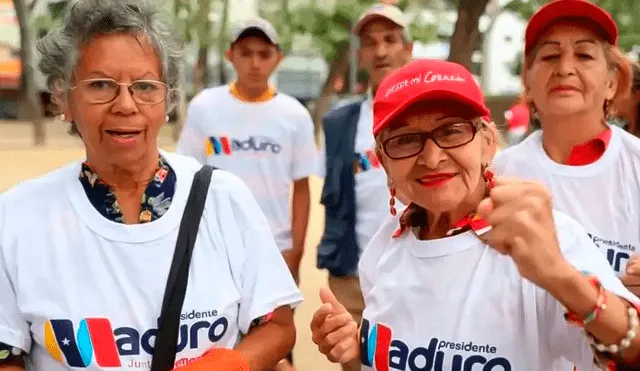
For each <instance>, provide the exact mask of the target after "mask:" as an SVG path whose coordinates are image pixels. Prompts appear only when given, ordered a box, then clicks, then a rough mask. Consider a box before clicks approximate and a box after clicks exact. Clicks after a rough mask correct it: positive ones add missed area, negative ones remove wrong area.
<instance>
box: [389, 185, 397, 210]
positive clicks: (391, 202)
mask: <svg viewBox="0 0 640 371" xmlns="http://www.w3.org/2000/svg"><path fill="white" fill-rule="evenodd" d="M389 191H390V192H391V198H389V212H390V213H391V215H393V216H396V214H397V213H398V212H397V211H396V189H395V188H391V189H390V190H389Z"/></svg>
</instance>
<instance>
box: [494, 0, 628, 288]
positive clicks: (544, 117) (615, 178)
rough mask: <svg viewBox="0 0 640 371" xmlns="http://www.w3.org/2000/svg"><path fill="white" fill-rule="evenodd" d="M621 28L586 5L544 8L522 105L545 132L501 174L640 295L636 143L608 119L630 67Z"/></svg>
mask: <svg viewBox="0 0 640 371" xmlns="http://www.w3.org/2000/svg"><path fill="white" fill-rule="evenodd" d="M617 39H618V28H617V26H616V24H615V22H614V20H613V19H612V18H611V16H610V15H609V14H608V13H607V12H605V11H604V10H603V9H601V8H599V7H597V6H596V5H594V4H592V3H590V2H588V1H584V0H556V1H553V2H551V3H549V4H547V5H545V6H543V7H542V8H540V9H539V10H538V11H537V12H536V13H535V14H534V15H533V16H532V17H531V19H530V20H529V24H528V26H527V29H526V33H525V53H524V54H525V61H524V69H523V73H522V78H523V83H524V87H525V92H524V93H525V97H526V100H527V102H528V104H529V105H530V107H531V110H532V112H533V113H534V114H535V115H536V117H537V118H538V120H539V122H540V125H541V128H542V130H538V131H536V132H534V133H532V134H531V135H530V136H529V137H527V139H525V140H524V141H523V142H521V143H520V144H518V145H516V146H514V147H511V148H509V149H506V150H505V151H503V152H502V153H500V156H499V157H498V158H497V159H496V161H495V162H494V164H493V168H494V169H495V171H496V172H497V173H498V174H509V175H516V176H519V177H522V178H534V179H537V180H540V181H542V182H543V183H544V184H545V185H546V186H547V187H548V188H549V189H550V191H551V193H552V195H553V201H554V207H556V208H557V209H558V210H560V211H563V212H566V213H568V214H569V215H571V216H572V217H574V218H576V219H577V220H578V222H580V223H581V224H582V225H583V226H584V227H585V229H586V231H587V233H589V236H590V237H591V238H592V240H593V241H594V242H595V243H596V244H597V245H598V246H599V247H600V249H601V251H602V252H603V254H604V255H605V256H606V257H607V259H608V261H609V263H610V265H611V266H612V267H613V269H614V270H615V271H616V272H617V274H618V275H619V276H620V277H621V278H622V280H623V282H624V283H625V284H626V285H627V286H628V287H629V288H630V289H631V290H632V291H634V292H635V293H636V294H637V293H638V292H640V290H639V289H640V260H638V253H639V250H640V228H638V226H640V207H639V206H640V141H639V140H638V139H637V138H636V137H634V136H633V135H631V134H629V133H627V132H625V131H624V130H622V129H621V128H619V127H617V126H615V125H614V126H610V125H609V124H608V123H607V120H608V119H609V118H610V117H611V115H612V110H611V107H613V106H615V104H616V102H617V101H620V100H624V99H626V98H627V96H628V95H629V92H630V86H631V68H630V64H629V61H628V60H627V59H626V58H625V57H624V56H623V55H622V53H621V52H620V50H619V49H618V47H617V46H616V43H617Z"/></svg>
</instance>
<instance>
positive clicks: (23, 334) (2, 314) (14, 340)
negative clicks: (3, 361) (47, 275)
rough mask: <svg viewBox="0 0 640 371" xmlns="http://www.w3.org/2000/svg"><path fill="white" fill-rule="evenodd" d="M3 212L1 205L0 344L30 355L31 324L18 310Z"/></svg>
mask: <svg viewBox="0 0 640 371" xmlns="http://www.w3.org/2000/svg"><path fill="white" fill-rule="evenodd" d="M0 203H1V201H0ZM3 212H4V211H3V210H2V205H0V343H5V344H7V345H10V346H13V347H17V348H20V349H22V350H24V351H25V352H27V353H28V352H29V351H31V333H30V332H29V324H28V323H27V321H26V320H25V319H24V318H23V317H22V314H21V313H20V309H19V308H18V302H17V295H16V292H15V289H14V286H13V284H12V282H11V279H10V275H9V269H8V265H7V261H6V260H5V251H4V248H5V246H3V244H4V243H6V241H4V236H3V233H2V229H3V228H4V226H3V225H4V221H3V215H2V214H3Z"/></svg>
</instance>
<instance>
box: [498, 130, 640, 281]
mask: <svg viewBox="0 0 640 371" xmlns="http://www.w3.org/2000/svg"><path fill="white" fill-rule="evenodd" d="M611 130H612V133H611V140H610V142H609V146H608V147H607V149H606V151H605V152H604V154H603V155H602V157H601V158H600V159H599V160H598V161H596V162H594V163H593V164H589V165H585V166H569V165H563V164H559V163H556V162H554V161H553V160H551V158H549V156H548V155H547V153H546V152H545V151H544V149H543V148H542V142H541V140H542V131H540V130H538V131H536V132H534V133H532V134H531V135H530V136H529V137H528V138H526V139H525V140H524V141H522V142H521V143H520V144H518V145H516V146H513V147H510V148H507V149H505V150H504V151H502V152H501V153H500V155H499V156H497V157H496V159H495V161H494V163H493V165H492V166H491V167H492V169H494V171H495V172H496V174H502V175H513V176H517V177H520V178H525V179H536V180H539V181H541V182H543V183H544V184H545V185H546V186H547V187H548V188H549V190H550V191H551V193H552V195H553V203H554V207H555V208H556V209H558V210H560V211H563V212H565V213H567V214H569V215H571V216H572V217H573V218H575V219H576V220H577V221H578V222H580V224H582V225H583V226H584V227H585V229H586V230H587V232H588V233H589V235H590V236H591V238H592V239H593V242H595V243H596V245H598V246H599V247H600V249H601V250H602V252H603V253H604V255H605V256H606V257H607V260H608V261H609V263H610V264H611V266H612V267H613V269H614V270H615V271H616V272H617V273H618V274H619V275H622V274H624V272H625V269H626V265H627V261H628V260H629V258H630V257H631V256H633V255H636V254H638V253H639V248H640V140H638V138H636V137H634V136H632V135H631V134H629V133H627V132H625V131H624V130H622V129H620V128H618V127H617V126H612V127H611Z"/></svg>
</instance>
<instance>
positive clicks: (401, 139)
mask: <svg viewBox="0 0 640 371" xmlns="http://www.w3.org/2000/svg"><path fill="white" fill-rule="evenodd" d="M478 127H479V125H478V124H477V123H475V122H473V121H463V122H455V123H451V124H446V125H442V126H440V127H439V128H437V129H434V130H432V131H426V132H421V133H407V134H400V135H396V136H394V137H391V138H389V139H386V140H384V141H383V142H382V150H383V151H384V153H385V154H386V155H387V156H388V157H389V158H391V159H393V160H402V159H405V158H409V157H413V156H416V155H417V154H419V153H420V152H422V150H423V149H424V146H425V144H426V143H427V140H428V139H431V140H433V142H434V143H435V144H436V145H437V146H438V147H440V148H442V149H451V148H457V147H462V146H464V145H465V144H468V143H470V142H471V141H472V140H473V138H475V136H476V133H477V132H478Z"/></svg>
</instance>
